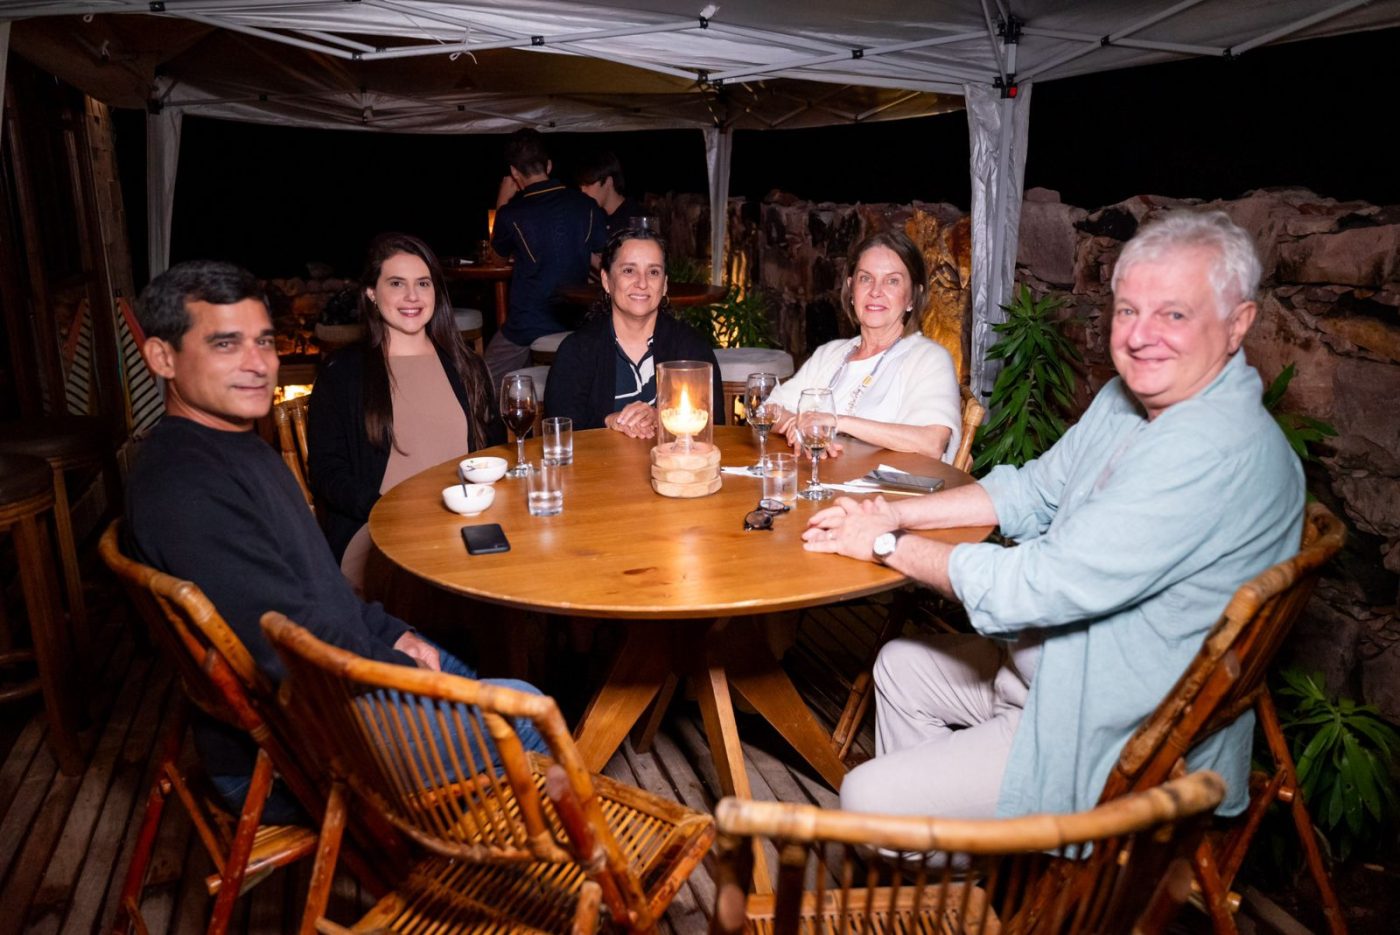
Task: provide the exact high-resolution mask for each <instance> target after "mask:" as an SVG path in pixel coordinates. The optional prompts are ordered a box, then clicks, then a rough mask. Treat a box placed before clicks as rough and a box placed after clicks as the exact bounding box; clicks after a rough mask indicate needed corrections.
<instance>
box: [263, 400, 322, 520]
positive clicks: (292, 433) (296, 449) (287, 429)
mask: <svg viewBox="0 0 1400 935" xmlns="http://www.w3.org/2000/svg"><path fill="white" fill-rule="evenodd" d="M310 402H311V397H310V396H309V395H307V396H294V397H292V398H291V399H284V400H282V401H281V402H280V403H278V404H277V405H276V406H273V407H272V417H273V419H274V420H275V421H276V422H277V444H278V447H279V448H281V449H282V460H283V461H285V462H287V467H288V468H289V469H290V470H291V472H292V476H293V477H295V478H296V479H297V486H298V487H300V488H301V494H302V496H304V497H305V498H306V504H307V506H309V507H311V509H312V510H315V509H316V498H315V497H313V496H312V494H311V486H310V483H309V478H310V473H309V472H308V471H307V467H306V462H307V459H306V407H307V405H308V404H309V403H310Z"/></svg>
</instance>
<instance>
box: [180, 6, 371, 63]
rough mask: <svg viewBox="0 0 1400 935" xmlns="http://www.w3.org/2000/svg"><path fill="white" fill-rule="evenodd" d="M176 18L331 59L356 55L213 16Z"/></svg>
mask: <svg viewBox="0 0 1400 935" xmlns="http://www.w3.org/2000/svg"><path fill="white" fill-rule="evenodd" d="M167 15H168V14H167ZM178 18H179V19H187V20H190V21H191V22H195V23H203V24H204V25H205V26H213V27H215V28H217V29H227V30H228V31H229V32H236V33H242V34H243V35H245V36H253V37H254V38H257V39H266V40H268V41H269V42H280V43H282V44H283V45H290V46H295V47H296V48H299V49H306V50H307V51H308V52H318V53H320V54H322V55H329V56H331V57H332V58H339V59H344V60H346V61H350V60H353V59H354V57H355V54H356V53H354V52H347V51H346V50H344V49H337V48H335V47H334V46H329V45H324V44H322V43H318V42H310V41H308V40H306V39H298V38H296V37H295V36H284V35H282V34H281V33H276V32H269V31H268V30H266V29H260V28H258V27H257V26H245V25H243V24H242V23H230V22H227V21H226V20H221V19H218V18H217V17H213V16H204V15H203V14H188V13H182V14H181V15H180V16H179V17H178Z"/></svg>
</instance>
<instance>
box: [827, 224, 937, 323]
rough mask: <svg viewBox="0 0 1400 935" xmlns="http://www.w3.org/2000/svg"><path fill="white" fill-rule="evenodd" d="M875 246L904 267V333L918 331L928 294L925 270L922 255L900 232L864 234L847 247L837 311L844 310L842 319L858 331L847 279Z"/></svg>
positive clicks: (848, 279)
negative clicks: (906, 299)
mask: <svg viewBox="0 0 1400 935" xmlns="http://www.w3.org/2000/svg"><path fill="white" fill-rule="evenodd" d="M875 247H886V248H888V249H889V250H891V251H893V252H894V255H895V256H897V257H899V261H900V262H901V263H903V264H904V268H905V269H907V270H908V271H909V304H910V306H911V307H910V309H909V311H907V312H905V313H904V333H905V334H911V333H913V332H914V331H916V330H917V329H918V323H919V321H920V320H921V319H922V316H923V313H924V301H925V299H926V298H927V295H928V268H927V267H926V266H924V255H923V253H921V252H920V251H919V248H918V247H917V246H916V245H915V244H914V241H912V240H910V239H909V235H908V234H906V233H904V231H901V230H885V231H876V232H875V233H873V234H870V235H868V236H867V237H866V238H865V239H864V240H862V241H861V242H860V243H858V244H856V245H855V246H854V247H852V248H851V254H850V256H849V257H848V258H847V260H846V281H845V283H843V284H842V286H841V308H842V309H844V310H845V312H846V317H847V318H849V319H850V320H851V321H852V323H854V324H855V326H856V329H857V330H859V329H860V316H859V315H857V314H856V308H855V304H854V302H853V301H852V297H851V296H852V291H853V290H852V288H851V278H852V277H853V276H855V273H856V266H857V265H858V264H859V263H860V258H861V257H863V256H865V251H867V250H871V249H873V248H875Z"/></svg>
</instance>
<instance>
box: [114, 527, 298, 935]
mask: <svg viewBox="0 0 1400 935" xmlns="http://www.w3.org/2000/svg"><path fill="white" fill-rule="evenodd" d="M120 535H121V521H120V520H116V521H114V522H113V523H112V524H111V525H110V526H109V527H107V530H106V532H104V533H103V535H102V539H101V541H100V542H99V544H98V551H99V553H100V554H101V555H102V559H103V561H104V562H106V564H107V567H108V568H110V569H111V570H112V571H113V572H115V573H116V575H117V577H118V578H120V579H121V581H122V584H123V586H124V587H125V589H126V592H127V594H128V596H129V597H130V598H131V601H132V603H133V604H135V605H136V609H137V611H138V613H139V615H140V616H141V618H142V620H143V621H144V622H145V624H146V627H147V629H148V631H149V633H150V637H151V641H152V642H153V643H154V644H155V645H156V646H157V647H158V648H159V650H160V651H161V653H162V654H163V655H164V657H165V658H166V659H167V660H168V661H169V662H170V663H171V664H172V665H173V666H174V667H175V670H176V672H177V673H178V674H179V677H180V683H181V687H182V689H183V692H182V697H181V699H180V701H179V703H178V704H179V707H178V710H177V711H176V712H175V714H174V716H173V717H172V718H171V723H170V727H169V729H168V730H167V732H166V734H165V736H164V737H163V738H162V740H161V744H160V752H159V754H158V756H159V759H158V761H157V765H156V771H155V778H154V781H153V782H152V784H151V788H150V792H149V793H148V795H147V797H146V811H145V815H144V817H143V818H142V820H141V826H140V830H139V832H138V834H137V839H136V840H137V843H136V847H135V850H134V851H133V853H132V857H131V864H130V865H129V867H128V869H127V875H126V881H125V884H124V885H123V887H122V894H121V900H120V903H119V906H118V910H117V917H116V919H115V921H114V923H113V926H112V929H111V930H112V931H113V932H120V933H126V932H129V931H131V930H132V927H133V926H136V927H137V930H139V931H142V932H144V931H145V923H144V922H143V921H142V919H141V908H140V904H141V893H142V891H143V889H144V887H145V877H146V871H147V869H148V867H149V864H150V860H151V853H152V850H153V848H154V845H155V839H156V833H157V831H158V830H159V828H160V820H161V815H162V814H163V812H164V809H165V806H166V804H167V803H169V802H170V801H171V799H172V797H173V798H174V800H175V801H176V802H178V803H179V804H180V805H181V806H183V807H184V809H185V811H186V812H188V814H189V817H190V820H191V822H192V823H193V824H194V828H195V831H196V832H197V833H198V835H199V839H200V841H201V842H202V843H203V844H204V847H205V849H206V850H207V851H208V852H209V856H210V858H211V859H212V860H213V862H214V866H215V867H216V868H217V872H216V873H214V874H212V875H211V876H210V877H208V879H207V880H206V881H205V882H206V885H207V887H208V890H209V893H210V895H211V896H214V897H215V899H214V908H213V912H212V914H211V916H210V920H209V927H208V931H209V932H211V933H213V932H223V931H225V930H226V929H227V927H228V924H229V920H230V917H231V915H232V913H233V909H234V901H235V900H236V899H237V897H238V896H239V895H240V893H242V892H243V891H245V890H246V889H247V888H248V887H250V886H252V885H253V884H254V883H256V882H257V881H259V880H261V879H262V878H263V877H265V876H267V874H268V873H270V872H271V871H272V870H273V869H274V868H277V867H281V866H284V865H286V864H289V863H292V862H294V861H296V860H299V859H301V858H303V857H307V856H309V855H311V854H312V853H314V852H315V848H316V833H315V832H314V831H313V830H311V829H310V828H307V827H301V826H297V825H264V824H262V823H261V818H262V810H263V805H264V803H265V802H266V800H267V795H268V793H269V791H270V790H271V789H272V781H273V772H274V767H275V768H276V770H277V771H279V772H281V773H282V775H283V776H284V778H285V779H286V780H287V781H288V783H289V784H298V785H300V786H301V788H302V791H303V794H304V795H308V796H310V795H311V793H310V789H311V786H310V783H309V781H308V780H307V779H306V778H305V777H304V776H303V774H302V773H301V771H300V770H298V769H297V768H296V766H295V763H294V761H292V760H291V758H290V757H286V756H278V757H274V756H272V755H270V753H269V749H271V750H273V751H278V750H279V746H278V744H277V741H276V738H275V737H274V736H273V735H272V733H271V731H270V730H269V728H268V725H267V724H266V723H265V721H264V719H263V717H262V714H261V713H260V711H259V705H258V704H257V703H256V702H255V701H254V700H253V697H254V696H257V695H262V696H263V697H266V698H271V692H272V690H271V687H270V686H269V685H268V684H267V682H266V681H265V680H264V679H263V677H262V675H261V674H260V673H259V672H258V670H257V668H256V667H255V666H254V664H253V660H252V657H251V656H249V655H248V651H247V649H245V648H244V646H243V644H242V642H241V641H240V640H239V639H238V637H237V636H235V635H234V633H233V631H232V630H230V629H229V628H228V625H227V624H226V623H225V622H224V620H223V618H222V617H220V616H219V614H218V612H217V611H215V610H214V607H213V605H211V604H210V603H209V601H208V599H207V598H206V597H205V596H204V594H203V592H201V591H200V590H199V588H197V587H195V586H194V585H193V584H191V583H190V582H188V581H181V580H179V579H178V578H174V577H172V576H170V575H166V574H162V573H161V572H158V571H156V570H155V569H154V568H151V567H149V566H147V565H142V564H139V563H138V562H135V561H132V560H131V559H130V558H128V557H127V556H126V555H124V554H123V553H122V550H121V545H120ZM190 705H193V706H194V707H196V708H198V709H199V710H200V711H202V712H204V713H205V714H207V715H209V716H210V717H213V718H215V719H217V720H219V721H221V722H223V723H225V724H228V725H230V726H232V727H234V728H237V729H238V730H241V731H244V732H246V733H248V734H250V735H251V736H253V737H254V738H257V739H258V740H259V741H260V746H259V752H258V758H257V764H256V767H255V768H254V771H253V776H252V781H251V783H250V786H249V790H248V797H247V799H246V801H245V802H244V805H243V811H242V813H241V814H239V815H237V816H234V815H231V814H229V813H228V812H227V811H226V810H225V809H224V807H223V804H222V802H221V801H220V800H218V797H217V796H216V795H215V794H214V792H213V789H212V787H210V786H209V783H208V781H207V778H206V777H204V776H203V773H202V770H200V769H199V767H198V766H197V765H191V764H186V763H183V762H182V759H181V748H182V746H183V744H184V740H185V734H186V728H187V727H188V725H189V717H190Z"/></svg>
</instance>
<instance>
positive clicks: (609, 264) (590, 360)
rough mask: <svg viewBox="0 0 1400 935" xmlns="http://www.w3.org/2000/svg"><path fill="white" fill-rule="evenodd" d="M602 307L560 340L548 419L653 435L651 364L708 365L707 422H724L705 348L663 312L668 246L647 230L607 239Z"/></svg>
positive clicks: (718, 385) (719, 387)
mask: <svg viewBox="0 0 1400 935" xmlns="http://www.w3.org/2000/svg"><path fill="white" fill-rule="evenodd" d="M600 274H601V277H602V282H603V289H604V291H605V293H606V297H607V299H606V301H607V304H606V307H605V308H602V309H600V310H599V312H598V313H595V314H594V315H593V316H592V317H591V318H590V319H589V321H587V322H586V323H585V324H584V326H583V327H582V328H580V329H579V330H578V331H575V332H574V333H573V334H571V335H569V336H568V337H567V338H565V339H564V342H563V343H562V344H560V345H559V352H558V353H557V354H556V355H555V357H554V365H553V366H552V367H551V368H550V371H549V383H548V385H547V386H546V390H545V401H544V413H545V415H546V416H568V417H569V418H571V419H573V421H574V428H575V429H576V430H577V429H592V428H600V427H603V426H606V427H608V428H610V429H613V430H614V431H617V432H622V433H624V434H626V435H630V436H632V437H633V438H651V437H653V436H655V435H656V420H657V415H656V365H657V364H663V363H666V362H668V361H672V360H699V361H705V362H707V363H709V365H710V367H711V368H712V373H713V380H714V395H713V399H714V408H715V412H714V413H712V414H711V415H712V417H713V418H714V419H715V421H716V423H717V424H719V425H723V424H724V413H723V412H722V411H721V410H723V408H724V406H723V404H722V401H723V399H724V391H723V383H722V381H721V379H720V373H719V364H718V363H716V361H715V352H714V350H713V349H711V347H710V345H709V342H707V341H706V340H705V339H704V338H703V337H701V336H700V335H699V334H698V333H697V332H696V331H695V330H694V329H692V328H690V327H689V326H688V325H685V324H683V323H681V322H679V321H677V320H676V319H675V318H674V317H672V316H671V314H670V312H669V311H665V312H663V310H662V305H663V303H664V301H665V298H666V245H665V243H664V242H663V241H662V240H661V238H660V237H659V236H658V235H657V234H655V233H654V232H652V231H645V230H636V229H632V228H624V229H622V230H620V231H618V232H617V233H616V234H614V235H613V236H612V237H610V238H609V239H608V244H607V246H606V247H605V248H604V249H603V266H602V269H601V271H600Z"/></svg>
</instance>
